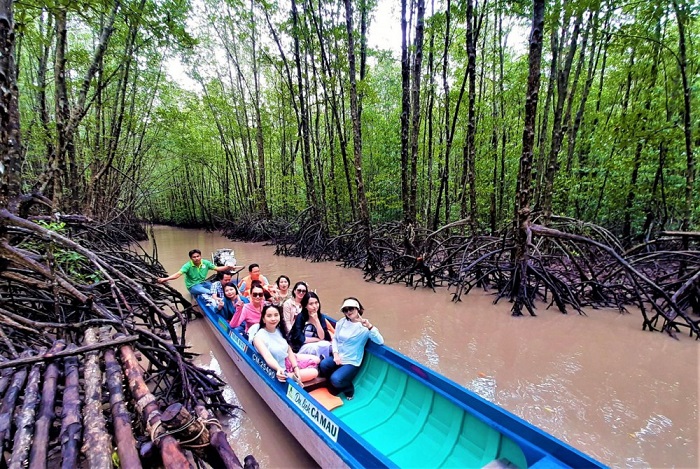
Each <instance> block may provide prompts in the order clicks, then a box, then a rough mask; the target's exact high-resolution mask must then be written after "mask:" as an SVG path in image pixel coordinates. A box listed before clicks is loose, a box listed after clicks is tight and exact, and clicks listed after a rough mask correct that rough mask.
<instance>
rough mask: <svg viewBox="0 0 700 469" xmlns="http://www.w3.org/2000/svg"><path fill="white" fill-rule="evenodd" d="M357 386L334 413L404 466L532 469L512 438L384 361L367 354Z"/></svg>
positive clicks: (399, 464)
mask: <svg viewBox="0 0 700 469" xmlns="http://www.w3.org/2000/svg"><path fill="white" fill-rule="evenodd" d="M354 383H355V398H354V399H352V400H344V404H343V405H342V406H340V407H338V408H336V409H334V410H333V414H334V415H335V416H337V417H338V418H339V419H341V420H342V421H343V423H345V424H347V425H348V426H349V427H350V428H351V429H352V430H354V431H355V432H357V433H358V434H359V435H361V436H362V437H364V438H365V439H366V440H367V441H371V442H372V445H373V446H374V447H375V448H376V449H377V451H379V452H380V453H383V454H385V455H386V456H387V457H388V458H389V459H390V460H391V461H392V462H394V463H395V464H396V465H397V466H399V467H483V466H486V465H488V464H490V463H492V462H494V461H500V462H501V463H505V464H509V465H511V466H512V467H521V468H524V467H527V466H528V464H527V461H526V458H525V455H524V454H523V452H522V450H521V449H520V447H519V446H518V445H517V444H516V443H515V442H514V441H512V440H511V439H510V438H508V437H507V436H505V435H503V434H502V433H501V432H499V431H498V430H496V429H494V428H491V427H490V426H489V425H488V424H486V423H484V422H483V421H482V420H480V419H478V418H477V417H475V416H473V415H471V414H469V413H467V412H465V411H464V410H463V409H462V408H460V407H459V406H457V405H456V404H455V403H453V402H452V401H450V400H449V399H447V398H446V397H444V396H442V395H441V394H440V393H438V392H436V391H434V390H433V389H431V388H430V387H428V386H427V385H425V384H424V383H422V382H420V381H419V380H418V379H416V378H414V377H412V376H410V375H409V374H407V373H405V372H404V371H402V370H399V369H398V368H396V367H394V366H392V365H391V364H389V363H387V362H386V361H384V360H382V359H381V358H378V357H376V356H374V355H372V354H369V353H368V354H366V355H365V361H364V363H363V365H362V368H361V370H360V373H359V374H358V375H357V377H356V378H355V380H354ZM399 404H400V405H399Z"/></svg>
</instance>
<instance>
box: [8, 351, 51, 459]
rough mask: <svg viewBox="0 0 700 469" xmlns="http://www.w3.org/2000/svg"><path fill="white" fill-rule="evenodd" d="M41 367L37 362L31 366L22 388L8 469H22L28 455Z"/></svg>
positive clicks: (37, 399) (37, 401) (37, 398)
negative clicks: (22, 394) (21, 399)
mask: <svg viewBox="0 0 700 469" xmlns="http://www.w3.org/2000/svg"><path fill="white" fill-rule="evenodd" d="M42 367H43V365H42V364H40V363H37V364H35V365H34V366H32V369H31V371H30V372H29V379H28V380H27V387H26V388H25V390H24V403H23V404H22V409H21V410H20V412H19V414H18V415H17V425H16V427H17V430H16V431H15V440H14V442H13V445H12V456H11V457H10V464H8V466H7V467H8V469H22V468H23V467H24V463H25V462H26V460H27V456H28V455H29V449H30V447H31V444H32V434H33V433H34V421H35V416H36V406H37V404H38V403H39V381H40V380H41V369H42Z"/></svg>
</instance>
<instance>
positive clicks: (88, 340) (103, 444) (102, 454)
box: [82, 327, 112, 469]
mask: <svg viewBox="0 0 700 469" xmlns="http://www.w3.org/2000/svg"><path fill="white" fill-rule="evenodd" d="M84 340H85V344H86V345H95V344H97V333H96V331H95V329H94V328H92V327H91V328H89V329H86V330H85V339H84ZM83 380H84V387H85V405H84V406H83V422H84V425H85V434H84V436H83V447H82V452H83V454H84V455H85V457H86V459H87V462H88V466H89V467H90V468H100V469H101V468H104V469H111V467H112V438H111V437H110V435H109V434H108V433H107V424H106V422H105V418H104V415H103V414H102V371H101V370H100V356H99V352H97V351H91V352H88V353H86V354H85V364H84V371H83Z"/></svg>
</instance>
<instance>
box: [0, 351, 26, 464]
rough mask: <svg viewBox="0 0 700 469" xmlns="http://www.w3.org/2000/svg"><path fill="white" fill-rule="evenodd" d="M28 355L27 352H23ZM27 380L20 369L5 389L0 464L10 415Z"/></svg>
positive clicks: (0, 421)
mask: <svg viewBox="0 0 700 469" xmlns="http://www.w3.org/2000/svg"><path fill="white" fill-rule="evenodd" d="M24 353H26V354H28V352H24ZM26 379H27V369H26V368H20V369H19V370H17V371H15V373H14V375H12V381H11V383H10V386H9V387H8V388H7V392H6V393H5V396H4V397H3V399H2V405H0V463H1V462H2V459H3V457H4V456H3V454H4V451H5V441H7V440H8V439H9V437H10V426H11V424H12V413H13V412H14V410H15V403H16V402H17V396H19V393H20V391H21V390H22V388H23V387H24V381H25V380H26Z"/></svg>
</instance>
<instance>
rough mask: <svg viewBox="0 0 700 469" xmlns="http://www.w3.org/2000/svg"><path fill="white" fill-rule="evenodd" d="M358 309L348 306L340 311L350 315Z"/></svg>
mask: <svg viewBox="0 0 700 469" xmlns="http://www.w3.org/2000/svg"><path fill="white" fill-rule="evenodd" d="M356 309H357V308H354V307H351V306H346V307H345V308H343V309H341V310H340V311H342V313H343V314H348V313H352V312H353V311H355V310H356Z"/></svg>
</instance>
